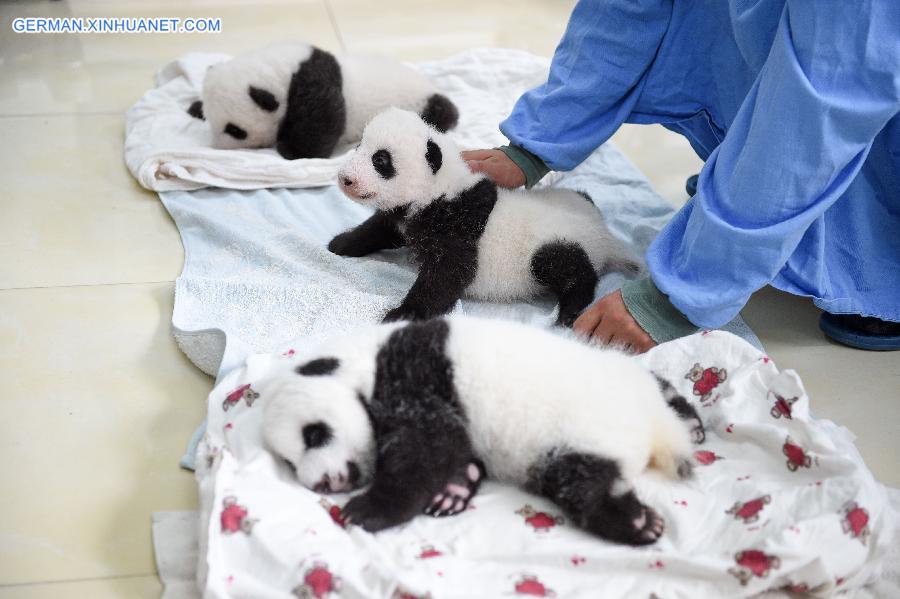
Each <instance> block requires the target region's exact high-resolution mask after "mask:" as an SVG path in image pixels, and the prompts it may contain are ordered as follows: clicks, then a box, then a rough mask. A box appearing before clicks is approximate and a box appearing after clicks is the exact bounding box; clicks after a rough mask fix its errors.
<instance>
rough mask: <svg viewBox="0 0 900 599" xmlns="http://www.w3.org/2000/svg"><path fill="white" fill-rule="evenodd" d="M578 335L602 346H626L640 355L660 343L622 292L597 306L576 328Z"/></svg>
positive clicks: (615, 293)
mask: <svg viewBox="0 0 900 599" xmlns="http://www.w3.org/2000/svg"><path fill="white" fill-rule="evenodd" d="M572 328H573V329H574V330H575V332H577V333H580V334H581V335H584V336H586V337H591V338H593V339H594V340H595V341H598V342H599V343H603V344H606V345H610V344H615V345H619V346H622V347H623V348H624V349H625V350H626V351H633V352H636V353H639V354H642V353H644V352H645V351H647V350H648V349H650V348H652V347H655V346H656V342H655V341H654V340H653V338H652V337H650V335H648V334H647V332H646V331H644V329H642V328H641V325H639V324H638V323H637V321H636V320H635V319H634V317H633V316H632V315H631V313H630V312H629V311H628V308H626V307H625V302H624V301H622V292H621V291H619V290H616V291H614V292H613V293H610V294H607V295H605V296H603V297H601V298H600V299H598V300H597V301H596V302H594V303H593V304H592V305H591V306H590V307H588V309H587V310H585V311H584V312H583V313H582V315H581V316H579V317H578V319H577V320H576V321H575V324H574V325H573V326H572Z"/></svg>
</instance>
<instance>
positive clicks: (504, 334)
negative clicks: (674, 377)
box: [447, 316, 689, 484]
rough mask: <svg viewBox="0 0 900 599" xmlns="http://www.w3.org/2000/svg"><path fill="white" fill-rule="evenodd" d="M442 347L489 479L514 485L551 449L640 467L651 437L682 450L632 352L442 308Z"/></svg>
mask: <svg viewBox="0 0 900 599" xmlns="http://www.w3.org/2000/svg"><path fill="white" fill-rule="evenodd" d="M448 321H449V322H450V325H451V326H450V335H449V338H448V341H447V354H448V357H449V358H450V359H451V361H452V363H453V378H454V383H455V386H456V389H457V392H458V394H459V398H460V400H461V402H462V404H463V407H464V409H465V411H466V415H467V418H468V422H469V433H470V436H471V439H472V443H473V446H474V449H475V453H476V454H477V455H478V456H479V457H481V459H482V460H484V462H485V465H486V466H487V471H488V472H489V473H490V475H491V476H492V477H495V478H497V479H499V480H503V481H507V482H513V483H517V484H522V483H524V482H525V480H526V478H527V476H528V469H529V467H531V466H533V465H534V464H535V463H536V462H538V461H540V460H541V459H543V458H544V457H546V455H547V453H548V452H549V451H551V450H553V449H559V448H562V449H566V450H571V451H578V452H586V453H591V454H594V455H601V456H604V457H606V458H608V459H613V460H616V461H617V462H618V464H619V467H620V468H621V472H622V475H623V477H624V478H626V479H630V478H633V477H634V476H636V475H637V474H639V473H640V472H641V471H643V470H644V469H645V468H646V466H647V464H648V462H649V460H650V457H651V453H652V447H653V444H654V437H656V441H657V442H659V441H662V439H661V437H666V436H674V438H673V439H671V440H670V441H669V442H670V443H672V445H673V446H674V447H681V448H683V451H685V452H686V451H688V447H689V442H688V440H687V433H686V431H685V429H684V427H683V426H682V425H681V424H680V423H679V422H678V420H677V419H676V417H675V414H674V413H673V412H672V411H671V410H670V409H669V408H668V406H666V404H665V401H664V399H663V397H662V395H661V392H660V390H659V386H658V383H657V381H656V379H655V378H654V376H653V375H652V374H651V373H650V372H648V371H646V370H644V369H643V368H641V367H640V366H639V365H638V363H637V362H636V361H635V360H634V358H633V357H629V356H626V355H625V354H622V353H620V352H617V351H614V350H603V349H599V348H596V347H590V346H587V345H585V344H583V343H581V342H578V341H576V340H574V339H571V338H566V337H564V336H563V335H562V334H560V333H556V332H550V331H546V330H543V329H538V328H534V327H525V326H522V325H519V324H515V323H510V322H505V321H501V320H483V319H471V318H458V317H452V316H451V317H449V318H448Z"/></svg>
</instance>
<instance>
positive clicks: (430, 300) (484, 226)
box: [328, 108, 639, 326]
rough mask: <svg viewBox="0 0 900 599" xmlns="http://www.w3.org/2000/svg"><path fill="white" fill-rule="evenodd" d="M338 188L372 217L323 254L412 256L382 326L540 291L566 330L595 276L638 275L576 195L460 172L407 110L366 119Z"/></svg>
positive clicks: (447, 148) (460, 163)
mask: <svg viewBox="0 0 900 599" xmlns="http://www.w3.org/2000/svg"><path fill="white" fill-rule="evenodd" d="M338 182H339V184H340V187H341V189H342V190H343V192H344V194H346V195H347V197H349V198H350V199H352V200H354V201H356V202H358V203H360V204H362V205H364V206H370V207H372V208H375V210H376V212H375V214H374V215H373V216H371V217H370V218H369V219H368V220H366V221H364V222H363V223H362V224H360V225H359V226H357V227H356V228H354V229H351V230H349V231H346V232H344V233H341V234H340V235H338V236H336V237H335V238H334V239H332V240H331V242H330V243H329V244H328V249H329V250H331V251H332V252H333V253H336V254H339V255H342V256H365V255H367V254H370V253H372V252H376V251H378V250H382V249H387V248H396V247H401V246H408V247H409V248H410V249H411V250H412V254H413V257H414V258H415V260H416V263H417V266H418V269H419V273H418V278H417V280H416V282H415V284H414V285H413V286H412V288H411V289H410V291H409V293H408V295H407V296H406V298H405V299H404V300H403V303H401V304H400V306H398V307H397V308H394V309H393V310H391V311H390V312H388V314H387V316H386V317H385V320H386V321H392V320H401V319H410V320H417V319H425V318H429V317H432V316H437V315H440V314H444V313H446V312H448V311H449V310H450V309H451V308H452V307H453V304H454V303H455V302H456V301H457V300H458V299H459V298H460V297H461V296H462V295H463V294H464V293H465V294H468V295H470V296H472V297H475V298H479V299H486V300H494V301H510V300H516V299H528V298H532V297H534V296H536V295H538V294H540V293H541V292H543V291H549V292H551V293H552V294H554V295H555V296H556V298H557V300H558V301H559V317H558V323H559V324H561V325H563V326H569V325H571V324H572V323H573V322H574V321H575V319H576V318H577V317H578V315H579V313H580V312H581V311H582V310H583V309H584V308H585V307H586V306H587V305H588V304H589V303H590V302H591V300H593V298H594V288H595V286H596V284H597V278H598V275H597V273H598V271H599V272H600V273H606V272H610V271H624V272H636V271H637V270H638V268H639V267H638V265H637V264H635V263H634V262H633V261H632V260H631V259H630V258H629V257H628V255H627V252H626V250H625V248H624V246H623V244H622V243H621V242H620V241H619V240H618V239H616V238H615V237H613V235H612V234H611V233H610V232H609V231H608V230H607V228H606V225H605V224H604V222H603V217H602V215H601V214H600V211H599V210H597V208H596V206H594V204H593V203H592V202H591V201H590V200H589V199H587V198H586V197H584V196H583V195H582V194H579V193H577V192H574V191H570V190H566V189H544V190H541V191H522V190H518V191H510V190H505V189H498V188H497V186H496V185H495V184H494V183H493V182H492V181H491V180H490V179H487V178H486V177H485V176H484V175H482V174H473V173H472V172H470V171H469V168H468V166H467V165H466V162H465V161H464V160H463V159H462V157H461V156H460V151H459V148H458V147H457V146H456V144H455V143H454V142H453V140H452V139H451V138H450V137H449V136H448V135H445V134H442V133H440V132H439V131H436V130H435V129H434V128H432V127H430V126H429V125H428V124H426V123H425V122H423V121H422V119H420V118H419V117H418V115H416V114H414V113H411V112H407V111H403V110H399V109H396V108H392V109H388V110H387V111H385V112H383V113H381V114H379V115H378V116H377V117H375V118H374V119H373V120H372V121H371V122H370V123H369V124H368V125H367V126H366V129H365V131H364V132H363V138H362V142H361V143H360V145H359V147H358V148H357V149H356V152H355V153H354V154H353V155H352V156H351V157H350V158H349V159H348V160H347V162H346V163H345V164H344V165H343V166H342V167H341V170H340V172H339V173H338Z"/></svg>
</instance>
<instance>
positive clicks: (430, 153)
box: [338, 108, 481, 210]
mask: <svg viewBox="0 0 900 599" xmlns="http://www.w3.org/2000/svg"><path fill="white" fill-rule="evenodd" d="M480 178H481V177H478V176H475V175H473V174H472V173H471V172H470V171H469V169H468V167H467V166H466V163H465V161H464V160H463V159H462V158H461V157H460V152H459V148H458V147H457V146H456V144H455V143H454V142H453V140H452V139H450V137H449V136H447V135H446V134H443V133H440V132H438V131H437V130H436V129H434V128H433V127H431V126H429V125H428V124H426V123H425V122H424V121H423V120H422V119H421V117H420V116H419V115H418V114H416V113H414V112H410V111H408V110H400V109H399V108H389V109H387V110H385V111H384V112H382V113H380V114H379V115H378V116H376V117H375V118H373V119H372V120H371V121H369V124H368V125H366V128H365V130H364V131H363V136H362V141H361V142H360V144H359V146H358V147H357V148H356V150H355V151H354V152H353V154H352V155H351V156H350V157H349V158H348V159H347V161H346V162H345V163H344V164H343V165H342V166H341V169H340V171H339V172H338V186H339V187H340V188H341V191H343V192H344V194H345V195H346V196H347V197H348V198H350V199H351V200H353V201H355V202H358V203H360V204H363V205H366V206H371V207H373V208H376V209H378V210H391V209H392V208H397V207H400V206H409V207H410V209H412V210H416V209H419V208H422V207H424V206H426V205H428V204H429V203H430V202H431V201H432V200H434V199H436V198H438V197H440V196H447V197H452V196H454V195H456V194H457V193H458V192H460V191H462V190H464V189H466V188H468V187H470V186H471V185H472V184H474V182H475V181H477V180H478V179H480Z"/></svg>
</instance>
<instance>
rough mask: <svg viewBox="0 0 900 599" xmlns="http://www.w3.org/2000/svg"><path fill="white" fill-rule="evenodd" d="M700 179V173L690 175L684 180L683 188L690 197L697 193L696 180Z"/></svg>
mask: <svg viewBox="0 0 900 599" xmlns="http://www.w3.org/2000/svg"><path fill="white" fill-rule="evenodd" d="M699 179H700V175H691V176H690V177H688V178H687V181H685V182H684V190H685V191H686V192H687V194H688V195H689V196H690V197H694V194H696V193H697V181H698V180H699Z"/></svg>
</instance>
